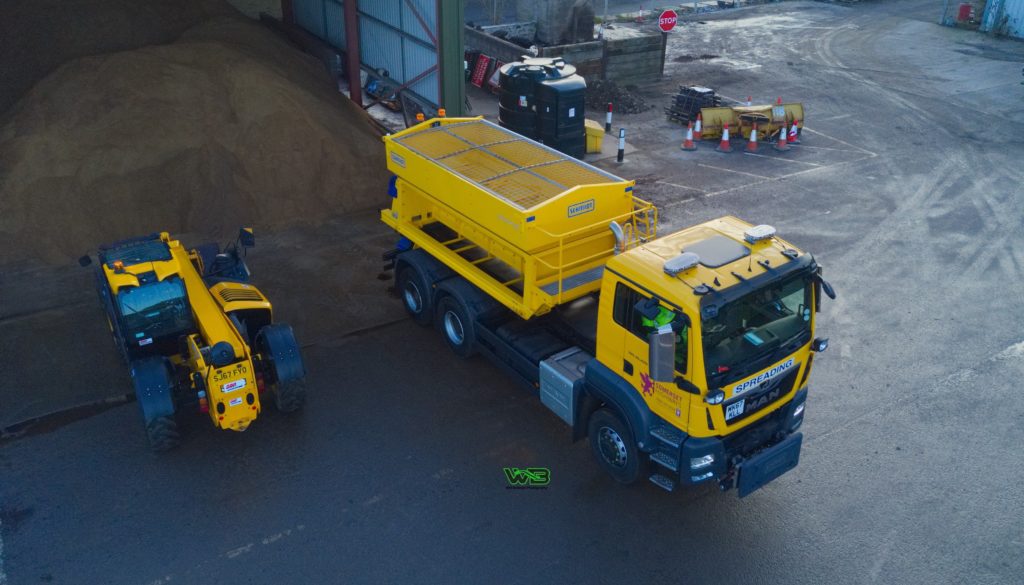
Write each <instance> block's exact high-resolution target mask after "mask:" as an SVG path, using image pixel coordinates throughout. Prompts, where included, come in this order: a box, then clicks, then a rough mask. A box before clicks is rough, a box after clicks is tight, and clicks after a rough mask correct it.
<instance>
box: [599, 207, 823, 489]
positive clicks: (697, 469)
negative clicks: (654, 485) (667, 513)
mask: <svg viewBox="0 0 1024 585" xmlns="http://www.w3.org/2000/svg"><path fill="white" fill-rule="evenodd" d="M819 282H820V270H819V267H818V265H817V263H816V262H815V261H814V259H813V257H812V256H811V255H810V254H806V253H802V252H800V251H798V250H797V249H796V248H794V247H793V246H792V245H790V244H789V243H787V242H785V241H783V240H781V239H779V238H777V237H775V233H774V230H773V229H771V228H769V227H768V226H756V227H755V226H750V225H749V224H746V223H745V222H742V221H740V220H738V219H736V218H734V217H725V218H721V219H718V220H715V221H712V222H708V223H705V224H701V225H699V226H695V227H692V228H689V229H686V230H682V231H680V232H677V233H675V234H672V235H669V236H665V237H662V238H660V239H658V240H656V241H654V242H648V243H646V244H643V245H641V246H638V247H636V248H634V249H632V250H629V251H627V252H625V253H622V254H620V255H617V256H615V257H614V258H612V259H611V260H609V262H608V265H607V268H606V270H605V274H604V281H603V283H602V288H601V297H600V298H601V304H600V309H599V314H598V335H597V339H598V344H597V354H596V356H595V360H596V362H598V364H599V366H600V367H593V368H588V370H587V372H588V375H587V379H588V383H589V384H590V385H592V386H594V387H605V388H609V389H613V390H611V391H612V392H614V388H615V386H616V382H617V381H619V380H622V381H626V382H628V384H629V386H630V387H631V389H633V390H634V391H635V393H636V394H637V395H639V396H640V397H641V398H642V400H643V403H644V404H643V407H644V408H643V409H644V410H647V411H649V412H650V416H649V417H647V416H645V415H644V413H640V414H638V415H634V416H633V417H629V418H635V419H637V420H636V421H635V422H634V421H630V422H632V425H631V426H634V427H639V428H640V429H646V430H647V437H643V436H641V437H638V439H637V443H638V448H639V449H640V450H648V453H649V454H650V457H651V459H652V461H653V462H655V463H665V464H666V465H662V466H660V467H662V468H663V470H664V471H667V472H670V474H671V475H669V474H668V473H665V474H663V475H662V478H664V479H661V478H659V482H660V483H659V485H660V484H661V483H664V484H665V485H668V480H672V481H673V482H674V481H675V480H676V479H678V480H679V481H681V482H683V483H701V482H705V481H711V480H713V479H717V480H719V481H720V482H722V483H723V485H725V486H726V487H728V486H729V485H731V483H730V482H732V481H733V479H734V475H735V471H736V468H737V466H738V465H739V464H740V463H741V462H742V461H744V460H745V458H747V457H749V456H750V455H752V454H753V453H754V452H755V451H758V450H760V449H764V448H765V445H766V443H767V444H769V445H771V444H776V443H782V442H783V441H784V440H785V439H786V438H787V437H790V436H791V435H792V434H793V433H795V431H796V430H797V429H798V428H799V427H800V425H801V423H802V421H803V412H804V408H803V403H804V400H805V398H806V385H807V379H808V374H809V373H810V368H811V363H812V360H813V355H814V351H813V349H812V348H823V346H824V345H825V342H824V341H823V340H818V341H817V344H815V343H814V340H813V339H812V336H813V331H814V325H815V323H814V320H815V310H814V308H815V307H816V306H817V295H818V294H820V292H819V287H818V286H817V283H819ZM655 308H656V310H655V311H652V309H655ZM645 312H646V313H647V314H648V316H647V317H645ZM654 313H660V314H661V315H662V316H663V317H662V319H661V321H662V322H663V323H664V325H661V326H660V327H658V326H656V322H655V321H654V320H653V319H651V318H650V317H651V315H653V314H654ZM666 315H667V317H666ZM659 329H667V331H666V332H665V333H666V334H664V335H661V336H660V343H661V346H660V347H654V348H652V344H653V343H658V342H659V333H658V330H659ZM659 359H660V360H661V361H662V362H663V363H662V364H657V363H652V360H659ZM659 368H660V370H661V371H660V372H659V371H658V370H659ZM619 393H621V391H620V392H619ZM620 410H623V411H628V410H630V409H629V407H623V408H621V409H620ZM647 418H649V420H644V419H647ZM635 432H636V429H634V433H635ZM755 435H757V436H756V437H755ZM744 439H748V440H744ZM797 441H798V439H797ZM798 447H799V445H795V446H794V445H790V446H789V448H790V450H792V451H794V452H793V454H792V459H794V464H795V456H796V453H798ZM617 471H619V472H621V471H622V470H617ZM621 477H622V478H623V479H631V478H630V477H629V476H628V475H627V474H622V475H621Z"/></svg>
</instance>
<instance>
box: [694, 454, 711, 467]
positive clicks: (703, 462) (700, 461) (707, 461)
mask: <svg viewBox="0 0 1024 585" xmlns="http://www.w3.org/2000/svg"><path fill="white" fill-rule="evenodd" d="M714 462H715V456H714V455H705V456H703V457H693V458H691V459H690V469H701V468H704V467H707V466H708V465H711V464H712V463H714Z"/></svg>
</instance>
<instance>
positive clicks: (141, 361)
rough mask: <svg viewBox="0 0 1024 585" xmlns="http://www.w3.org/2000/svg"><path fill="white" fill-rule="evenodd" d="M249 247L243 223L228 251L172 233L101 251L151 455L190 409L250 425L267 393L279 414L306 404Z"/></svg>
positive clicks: (100, 287) (102, 275)
mask: <svg viewBox="0 0 1024 585" xmlns="http://www.w3.org/2000/svg"><path fill="white" fill-rule="evenodd" d="M253 245H255V237H254V235H253V231H252V229H251V228H242V229H241V230H240V231H239V235H238V239H237V240H236V241H235V242H234V243H232V244H230V245H228V246H227V247H226V248H225V249H224V250H223V251H222V250H221V249H220V246H219V245H218V244H216V243H210V244H204V245H201V246H199V247H197V248H195V249H192V250H189V249H186V248H185V247H184V246H182V244H181V242H179V241H178V240H174V239H171V237H170V236H169V235H168V234H167V232H163V233H159V234H150V235H148V236H141V237H136V238H130V239H127V240H122V241H119V242H115V243H113V244H108V245H105V246H101V247H100V248H99V253H98V259H99V265H98V266H97V267H96V288H97V291H98V292H99V296H100V302H101V303H102V304H103V307H104V309H106V312H107V323H108V325H109V326H110V331H111V333H112V334H113V336H114V342H115V343H116V345H117V348H118V349H119V350H120V352H121V355H122V357H123V358H124V360H125V362H126V363H127V364H128V367H129V369H130V372H131V377H132V382H133V384H134V387H135V396H136V398H137V400H138V403H139V407H140V410H141V412H142V419H143V423H144V424H145V427H146V434H147V436H148V438H149V444H150V447H151V448H152V449H153V450H154V451H165V450H167V449H170V448H172V447H175V446H176V445H177V444H178V443H179V441H180V435H179V431H178V424H177V416H178V415H179V413H181V412H182V411H183V410H187V409H189V408H194V409H197V410H198V411H199V412H202V413H204V414H206V415H208V416H209V417H210V420H211V421H212V422H213V424H214V425H215V426H216V427H218V428H221V429H230V430H233V431H244V430H246V429H247V428H249V425H250V424H252V422H253V421H254V420H256V417H257V416H259V414H260V411H261V409H262V402H261V399H262V398H263V397H265V396H266V394H267V393H268V392H269V393H270V395H271V396H272V397H273V400H274V402H275V404H276V406H277V408H278V410H281V411H283V412H291V411H294V410H297V409H299V408H300V407H301V406H302V404H303V401H304V399H305V387H304V385H303V384H302V379H303V377H304V376H305V368H304V366H303V363H302V356H301V355H300V353H299V346H298V344H297V343H296V341H295V336H294V334H293V332H292V328H291V327H290V326H289V325H285V324H282V323H274V322H273V312H272V308H271V304H270V301H268V300H267V298H266V297H265V296H263V294H262V293H261V292H260V291H259V290H258V289H256V288H255V287H254V286H252V285H251V284H248V281H249V276H250V272H249V268H248V267H247V266H246V264H245V261H244V260H243V257H242V256H243V254H241V253H240V251H239V250H240V248H241V250H245V249H247V248H250V247H252V246H253ZM91 263H92V258H90V257H89V256H83V257H82V258H80V259H79V264H81V265H82V266H83V267H84V266H88V265H90V264H91Z"/></svg>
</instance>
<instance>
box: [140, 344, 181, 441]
mask: <svg viewBox="0 0 1024 585" xmlns="http://www.w3.org/2000/svg"><path fill="white" fill-rule="evenodd" d="M130 368H131V375H132V385H133V386H135V399H136V401H137V402H138V405H139V411H140V412H141V414H142V424H143V425H144V426H145V427H146V437H147V438H148V439H149V446H150V448H151V449H152V450H153V451H166V450H168V449H171V448H173V447H176V446H177V445H178V443H180V442H181V437H180V435H179V434H178V425H177V423H176V422H175V420H174V413H175V404H174V388H175V382H174V376H173V375H172V372H171V364H170V362H169V361H168V360H167V358H164V357H155V356H154V357H148V358H143V359H141V360H137V361H134V362H131V364H130Z"/></svg>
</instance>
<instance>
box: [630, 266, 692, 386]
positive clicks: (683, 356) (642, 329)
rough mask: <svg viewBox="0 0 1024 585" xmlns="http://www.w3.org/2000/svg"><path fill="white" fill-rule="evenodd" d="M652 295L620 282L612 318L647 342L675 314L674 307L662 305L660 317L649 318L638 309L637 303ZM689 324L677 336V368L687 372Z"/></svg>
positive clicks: (683, 372) (681, 371) (648, 298)
mask: <svg viewBox="0 0 1024 585" xmlns="http://www.w3.org/2000/svg"><path fill="white" fill-rule="evenodd" d="M650 298H651V297H650V296H648V295H645V294H643V293H641V292H640V291H638V290H636V289H634V288H633V287H631V286H629V285H627V284H625V283H622V282H620V283H618V284H617V285H616V287H615V304H614V306H613V308H612V318H613V319H614V321H615V322H616V323H617V324H618V325H619V326H621V327H622V328H623V329H625V330H626V331H629V332H630V333H632V334H633V335H635V336H637V337H639V338H640V340H641V341H643V342H644V343H647V339H648V336H649V335H650V334H651V333H653V332H654V331H656V330H657V329H658V326H659V325H662V324H664V323H662V322H661V321H664V322H666V323H667V322H671V321H672V318H673V316H674V314H673V312H672V309H670V308H669V307H668V306H666V305H661V311H662V312H661V314H660V315H659V317H658V318H655V319H647V318H645V317H644V316H643V314H641V313H640V311H638V310H637V309H636V306H637V304H639V303H640V302H642V301H647V300H650ZM689 333H690V331H689V326H686V325H683V327H682V328H681V329H680V330H679V333H678V335H677V336H676V370H677V371H678V372H679V373H682V374H685V373H686V361H687V356H688V351H687V344H688V342H689Z"/></svg>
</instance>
